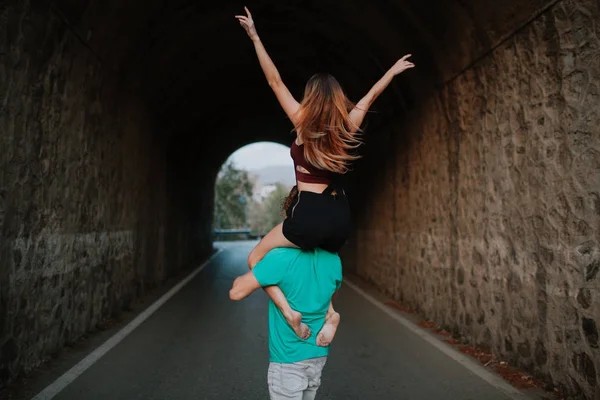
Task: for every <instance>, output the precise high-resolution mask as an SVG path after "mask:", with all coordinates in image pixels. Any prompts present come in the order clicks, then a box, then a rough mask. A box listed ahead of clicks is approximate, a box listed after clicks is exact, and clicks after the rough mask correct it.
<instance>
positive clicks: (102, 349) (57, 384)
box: [31, 249, 223, 400]
mask: <svg viewBox="0 0 600 400" xmlns="http://www.w3.org/2000/svg"><path fill="white" fill-rule="evenodd" d="M222 251H223V249H218V250H217V251H216V252H215V253H213V254H212V255H211V256H210V257H209V258H208V259H207V260H206V261H204V262H203V263H202V264H201V265H200V266H199V267H197V268H196V269H195V270H194V271H192V272H190V274H189V275H188V276H186V277H185V278H183V279H182V280H181V281H180V282H178V283H177V284H176V285H175V286H173V287H172V288H171V289H170V290H169V291H168V292H167V293H165V294H163V295H162V296H161V297H160V298H159V299H157V300H156V301H155V302H154V303H152V304H151V305H149V306H148V307H147V308H146V309H145V310H144V311H142V312H141V313H140V314H139V315H138V316H136V317H135V318H134V319H133V320H131V321H130V322H129V323H128V324H127V325H125V326H124V327H123V328H121V329H120V330H119V331H118V332H117V333H115V334H114V335H113V336H111V337H110V338H109V339H107V340H106V341H105V342H104V343H102V344H101V345H100V346H98V347H97V348H96V349H95V350H94V351H92V352H91V353H90V354H88V355H87V356H86V357H85V358H84V359H83V360H81V361H79V362H78V363H77V364H76V365H75V366H74V367H72V368H71V369H69V370H68V371H67V372H65V373H64V374H62V375H61V376H60V377H58V378H57V379H56V380H55V381H54V382H52V383H51V384H50V385H48V386H46V388H45V389H43V390H42V391H41V392H39V393H38V394H37V395H35V396H34V397H32V399H31V400H50V399H52V398H54V397H55V396H56V395H57V394H59V393H60V392H61V391H62V390H64V388H66V387H67V386H68V385H69V384H71V382H73V381H74V380H75V379H77V377H79V375H81V374H83V373H84V372H85V371H86V370H87V369H88V368H90V367H91V366H92V365H93V364H94V363H95V362H96V361H98V360H99V359H100V358H102V357H103V356H104V355H105V354H106V353H108V352H109V351H110V350H111V349H112V348H113V347H115V346H116V345H117V344H119V343H120V342H121V341H122V340H123V339H125V338H126V337H127V336H128V335H129V334H130V333H131V332H133V331H134V330H135V329H136V328H137V327H138V326H140V325H141V324H142V323H143V322H144V321H146V320H147V319H148V318H149V317H150V316H152V314H154V313H155V312H156V311H157V310H158V309H159V308H160V307H161V306H162V305H163V304H165V303H166V302H167V301H168V300H169V299H170V298H171V297H173V296H174V295H175V294H176V293H177V292H179V291H180V290H181V289H182V288H183V287H184V286H185V285H187V284H188V283H189V282H190V281H191V280H192V279H194V278H195V277H196V275H198V274H199V273H200V272H202V270H203V269H204V268H205V267H206V266H207V265H208V264H210V263H211V262H212V261H213V260H214V259H215V258H216V257H217V256H218V255H219V254H221V252H222Z"/></svg>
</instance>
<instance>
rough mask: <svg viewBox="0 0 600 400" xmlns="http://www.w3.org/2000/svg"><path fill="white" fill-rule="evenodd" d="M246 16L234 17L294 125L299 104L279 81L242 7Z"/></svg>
mask: <svg viewBox="0 0 600 400" xmlns="http://www.w3.org/2000/svg"><path fill="white" fill-rule="evenodd" d="M244 10H246V14H247V15H236V16H235V17H236V18H237V19H238V21H240V25H241V26H242V27H243V28H244V29H245V30H246V33H247V34H248V36H249V37H250V39H251V40H252V43H254V48H255V50H256V55H257V56H258V61H259V63H260V66H261V68H262V70H263V72H264V74H265V77H266V78H267V82H268V83H269V86H270V87H271V89H273V92H275V96H277V100H279V104H281V107H283V111H285V113H286V114H287V116H288V117H289V118H290V119H291V120H292V123H294V124H295V123H296V121H295V120H296V112H297V111H298V109H299V108H300V104H299V103H298V102H297V101H296V99H294V96H292V94H291V93H290V91H289V90H288V88H287V87H286V86H285V84H284V83H283V81H282V80H281V76H280V75H279V71H277V67H275V64H274V63H273V61H272V60H271V57H269V54H268V53H267V50H266V49H265V46H263V44H262V42H261V41H260V38H259V37H258V34H257V33H256V27H255V26H254V20H253V19H252V14H250V11H249V10H248V8H246V7H244Z"/></svg>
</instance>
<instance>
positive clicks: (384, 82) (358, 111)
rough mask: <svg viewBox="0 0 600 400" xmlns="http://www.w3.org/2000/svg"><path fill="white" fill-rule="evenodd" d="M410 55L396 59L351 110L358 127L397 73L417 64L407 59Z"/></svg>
mask: <svg viewBox="0 0 600 400" xmlns="http://www.w3.org/2000/svg"><path fill="white" fill-rule="evenodd" d="M408 57H410V54H407V55H405V56H404V57H402V58H401V59H399V60H398V61H396V63H395V64H394V65H393V66H392V68H390V69H389V70H388V71H387V72H386V73H385V74H384V75H383V77H382V78H381V79H379V80H378V81H377V83H375V85H373V87H372V88H371V90H369V92H368V93H367V94H366V95H365V97H363V98H362V99H360V101H359V102H358V103H356V106H355V107H354V109H353V110H352V111H350V119H352V122H353V123H354V124H355V125H356V128H357V129H358V128H359V127H360V126H361V125H362V122H363V120H364V119H365V115H366V114H367V111H369V108H370V107H371V105H372V104H373V102H374V101H375V99H377V97H379V95H380V94H381V93H382V92H383V91H384V90H385V88H386V87H388V85H389V84H390V82H391V81H392V79H394V77H395V76H396V75H398V74H400V73H402V72H403V71H405V70H407V69H409V68H413V67H414V66H415V64H413V63H412V62H410V61H406V59H407V58H408Z"/></svg>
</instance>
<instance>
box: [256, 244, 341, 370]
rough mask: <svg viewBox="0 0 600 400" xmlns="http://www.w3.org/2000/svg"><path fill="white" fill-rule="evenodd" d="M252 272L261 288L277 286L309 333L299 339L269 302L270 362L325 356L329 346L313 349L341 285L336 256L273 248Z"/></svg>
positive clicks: (339, 261)
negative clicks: (334, 295) (299, 315)
mask: <svg viewBox="0 0 600 400" xmlns="http://www.w3.org/2000/svg"><path fill="white" fill-rule="evenodd" d="M252 272H253V273H254V276H255V277H256V280H257V281H258V283H259V284H260V285H261V286H263V287H264V286H272V285H276V286H279V287H280V288H281V290H282V291H283V293H284V294H285V297H286V298H287V300H288V302H289V303H290V306H291V307H292V309H293V310H296V311H298V312H300V313H302V322H304V323H305V324H306V325H308V326H309V327H310V330H311V336H310V337H309V338H308V339H307V340H302V339H300V338H299V337H298V336H296V334H295V333H294V331H293V329H292V328H291V327H290V326H289V325H288V323H287V321H286V320H285V318H284V317H283V315H282V314H281V311H279V309H278V308H277V307H276V306H275V304H274V303H273V302H272V301H271V300H269V354H270V357H269V359H270V361H271V362H278V363H294V362H298V361H302V360H308V359H310V358H316V357H324V356H327V354H328V352H329V347H320V346H317V344H316V339H317V333H319V331H320V330H321V327H322V326H323V324H324V322H325V315H326V314H327V310H328V308H329V301H330V300H331V296H333V294H334V293H335V291H336V290H337V289H339V287H340V286H341V284H342V262H341V260H340V257H339V256H338V255H337V254H333V253H329V252H327V251H325V250H322V249H315V250H309V251H302V250H298V249H293V248H277V249H273V250H271V251H270V252H269V253H267V255H266V256H265V257H264V258H263V259H262V260H261V261H260V262H259V263H258V264H256V266H255V267H254V269H253V270H252Z"/></svg>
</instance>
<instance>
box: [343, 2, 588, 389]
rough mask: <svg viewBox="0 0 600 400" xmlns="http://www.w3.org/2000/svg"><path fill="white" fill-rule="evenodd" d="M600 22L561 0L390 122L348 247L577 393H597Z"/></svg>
mask: <svg viewBox="0 0 600 400" xmlns="http://www.w3.org/2000/svg"><path fill="white" fill-rule="evenodd" d="M598 21H600V3H598V2H596V1H592V0H581V1H573V0H567V1H560V2H558V3H556V4H555V5H554V6H553V7H552V8H551V9H550V10H549V11H547V12H545V13H544V14H542V15H541V16H539V18H537V19H536V20H535V21H533V22H531V23H530V24H528V25H527V26H526V27H525V28H524V29H522V30H520V31H518V32H517V33H515V34H514V35H513V36H512V37H511V38H509V40H507V41H506V42H505V43H503V44H502V45H500V46H499V47H498V48H496V49H495V50H494V51H493V52H491V53H490V54H489V55H487V56H486V57H485V58H484V59H482V60H481V61H479V62H478V63H476V64H475V65H474V66H473V67H472V68H470V69H468V70H466V71H465V72H464V73H463V74H461V75H460V76H458V77H457V78H456V79H454V80H451V81H450V82H448V83H447V84H446V85H445V86H444V87H443V88H442V89H441V90H440V91H439V92H438V93H437V94H436V95H435V96H433V97H432V98H431V99H429V100H428V101H427V102H426V103H425V104H424V105H422V106H420V107H419V108H418V109H416V110H414V111H413V112H412V113H411V114H410V115H409V120H408V121H404V122H402V121H399V122H397V123H391V124H390V126H389V137H390V139H388V142H383V141H382V143H381V145H380V146H379V147H377V148H375V149H374V150H373V151H372V153H374V155H371V156H370V157H369V156H367V159H366V160H365V163H366V164H368V170H370V171H380V172H379V173H378V175H380V180H379V181H378V182H376V183H374V184H373V183H371V182H372V180H373V176H372V175H370V176H369V177H368V178H367V179H360V178H359V179H358V180H359V185H361V187H363V186H364V187H370V190H368V192H369V193H370V194H371V196H370V197H367V198H365V199H364V206H363V207H362V209H363V210H364V212H363V213H362V214H361V216H360V218H359V221H357V222H358V230H357V233H356V237H355V238H353V241H352V245H353V246H355V247H356V248H355V249H354V250H353V252H354V253H355V260H353V261H352V260H349V263H355V268H356V271H357V272H358V273H359V274H360V275H362V276H363V277H365V278H367V279H369V280H370V281H372V282H374V283H375V284H376V285H377V286H379V287H380V288H382V290H384V291H385V292H386V293H387V294H389V295H390V296H392V297H393V298H395V299H398V300H400V301H402V302H404V303H405V304H408V305H410V306H412V307H414V308H416V309H418V310H419V311H420V312H422V313H423V314H424V315H425V316H426V317H428V318H430V319H431V320H433V321H435V322H437V323H439V324H441V325H442V326H444V327H446V328H447V329H450V330H451V331H452V332H454V333H456V334H459V335H463V336H464V337H466V338H468V339H469V340H470V341H471V342H472V343H474V344H477V345H480V346H483V347H486V348H489V349H491V350H492V352H494V353H495V354H497V355H499V356H501V357H503V358H505V359H507V360H509V361H510V362H511V363H514V364H516V365H519V366H521V367H524V368H526V369H528V370H530V371H534V372H535V374H536V375H537V376H540V377H542V378H544V380H546V382H549V383H551V384H554V385H556V386H559V387H560V388H561V389H563V391H564V392H566V393H568V394H570V395H571V396H572V397H571V398H573V399H584V398H585V399H592V398H598V397H594V395H595V396H600V392H599V391H598V386H599V385H600V349H599V339H598V325H599V324H600V31H599V29H600V24H599V23H598ZM390 146H392V147H393V146H395V147H396V152H395V155H394V156H393V157H389V158H385V159H384V160H383V161H382V157H380V156H379V155H380V154H385V153H384V149H385V148H389V147H390ZM365 169H367V168H365Z"/></svg>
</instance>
